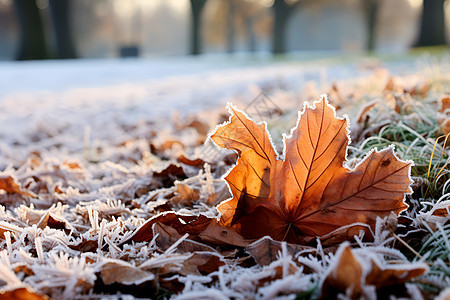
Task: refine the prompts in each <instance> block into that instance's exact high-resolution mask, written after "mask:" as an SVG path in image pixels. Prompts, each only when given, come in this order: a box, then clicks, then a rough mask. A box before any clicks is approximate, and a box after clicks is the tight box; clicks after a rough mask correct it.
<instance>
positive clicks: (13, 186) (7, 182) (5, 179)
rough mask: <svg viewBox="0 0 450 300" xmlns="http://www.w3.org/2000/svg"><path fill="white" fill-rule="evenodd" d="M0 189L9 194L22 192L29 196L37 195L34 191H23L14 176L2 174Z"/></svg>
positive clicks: (0, 176) (21, 193)
mask: <svg viewBox="0 0 450 300" xmlns="http://www.w3.org/2000/svg"><path fill="white" fill-rule="evenodd" d="M0 190H4V191H5V192H6V193H7V194H20V195H24V196H28V197H36V195H34V194H33V193H30V192H27V191H23V190H22V189H21V188H20V186H19V184H18V183H17V182H16V180H15V179H14V178H13V177H12V176H7V175H6V176H5V175H0Z"/></svg>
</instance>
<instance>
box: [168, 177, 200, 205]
mask: <svg viewBox="0 0 450 300" xmlns="http://www.w3.org/2000/svg"><path fill="white" fill-rule="evenodd" d="M175 186H176V193H177V194H176V196H174V197H172V198H171V199H170V202H171V203H172V204H182V205H192V203H193V202H195V201H197V200H198V199H199V197H200V190H198V189H192V188H190V187H189V186H188V185H186V184H183V183H179V182H175Z"/></svg>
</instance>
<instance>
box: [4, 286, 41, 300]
mask: <svg viewBox="0 0 450 300" xmlns="http://www.w3.org/2000/svg"><path fill="white" fill-rule="evenodd" d="M0 299H1V300H48V299H50V298H49V297H47V296H46V295H40V294H37V293H35V292H33V291H32V290H30V289H28V288H25V287H22V288H17V289H15V290H11V291H4V292H0Z"/></svg>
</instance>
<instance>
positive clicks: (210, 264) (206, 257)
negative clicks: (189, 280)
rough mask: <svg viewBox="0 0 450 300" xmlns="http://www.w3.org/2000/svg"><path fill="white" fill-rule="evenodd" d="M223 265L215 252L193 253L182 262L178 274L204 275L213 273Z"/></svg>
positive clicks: (220, 257)
mask: <svg viewBox="0 0 450 300" xmlns="http://www.w3.org/2000/svg"><path fill="white" fill-rule="evenodd" d="M224 264H225V263H224V262H223V261H222V256H221V255H219V254H218V253H215V252H195V253H193V254H192V256H191V257H189V258H188V259H187V260H185V261H184V262H183V267H182V268H181V270H180V274H182V275H185V276H186V275H188V274H196V275H205V274H210V273H212V272H215V271H217V270H218V269H219V267H220V266H223V265H224Z"/></svg>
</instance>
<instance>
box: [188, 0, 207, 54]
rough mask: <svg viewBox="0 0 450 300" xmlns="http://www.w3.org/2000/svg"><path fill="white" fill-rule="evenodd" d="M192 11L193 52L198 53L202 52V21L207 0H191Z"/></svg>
mask: <svg viewBox="0 0 450 300" xmlns="http://www.w3.org/2000/svg"><path fill="white" fill-rule="evenodd" d="M190 1H191V12H192V27H191V54H192V55H198V54H200V53H201V50H202V49H201V46H202V45H201V38H200V34H201V32H200V25H201V24H200V23H201V22H200V21H201V17H202V11H203V8H204V7H205V3H206V0H190Z"/></svg>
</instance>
